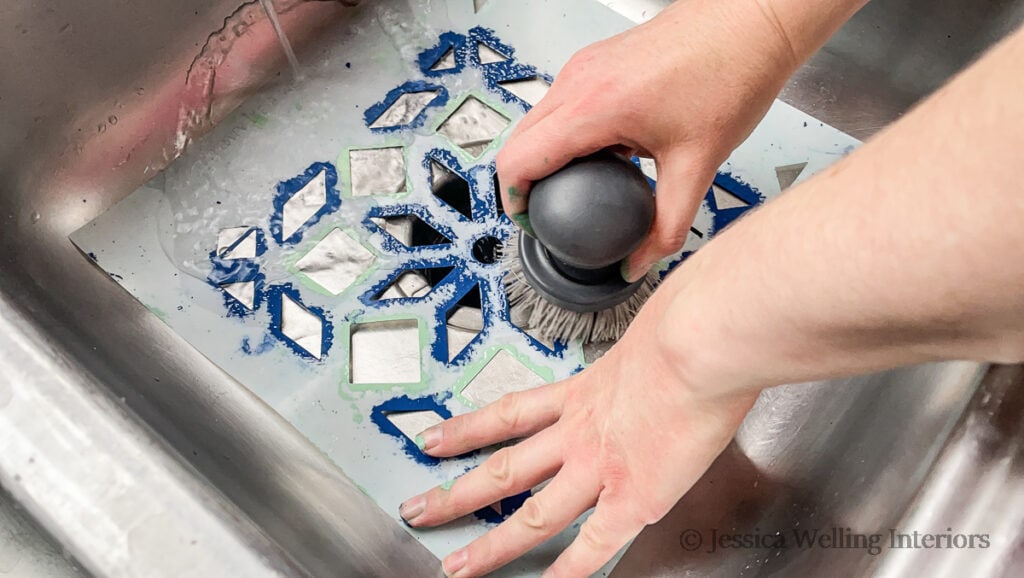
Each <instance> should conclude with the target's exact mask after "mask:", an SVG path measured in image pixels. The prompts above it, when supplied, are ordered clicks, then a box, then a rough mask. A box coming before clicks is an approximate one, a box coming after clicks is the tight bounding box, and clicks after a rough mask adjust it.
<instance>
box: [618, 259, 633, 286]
mask: <svg viewBox="0 0 1024 578" xmlns="http://www.w3.org/2000/svg"><path fill="white" fill-rule="evenodd" d="M619 274H621V275H622V279H623V280H624V281H626V282H630V283H631V282H632V281H630V280H629V257H626V258H625V259H623V260H622V263H621V264H620V265H619Z"/></svg>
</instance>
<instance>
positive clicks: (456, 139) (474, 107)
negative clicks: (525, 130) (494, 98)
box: [437, 96, 511, 157]
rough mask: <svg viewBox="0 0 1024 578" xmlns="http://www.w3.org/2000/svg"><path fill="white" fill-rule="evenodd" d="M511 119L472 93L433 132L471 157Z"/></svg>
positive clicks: (484, 146) (485, 146) (475, 155)
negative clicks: (442, 136)
mask: <svg viewBox="0 0 1024 578" xmlns="http://www.w3.org/2000/svg"><path fill="white" fill-rule="evenodd" d="M509 123H511V121H510V120H509V119H508V118H507V117H506V116H505V115H503V114H501V113H500V112H498V111H497V110H495V109H494V108H492V107H491V106H490V105H488V104H485V103H484V102H483V101H482V100H480V99H478V98H476V97H475V96H470V97H468V98H466V100H465V101H463V102H462V104H460V105H459V107H458V108H457V109H455V112H453V113H452V114H451V116H449V117H448V118H447V119H445V121H444V122H443V123H441V126H440V127H438V129H437V132H439V133H441V134H442V135H444V136H445V137H447V138H448V140H450V141H452V143H453V144H455V145H456V146H458V147H459V148H461V149H463V150H465V151H466V152H467V153H469V154H470V155H471V156H473V157H479V156H480V155H481V154H483V152H484V151H485V150H487V147H489V146H491V143H493V142H494V141H495V140H496V139H497V138H498V137H499V136H501V133H502V132H503V131H504V130H505V128H507V127H508V125H509Z"/></svg>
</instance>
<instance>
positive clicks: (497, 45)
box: [469, 26, 516, 67]
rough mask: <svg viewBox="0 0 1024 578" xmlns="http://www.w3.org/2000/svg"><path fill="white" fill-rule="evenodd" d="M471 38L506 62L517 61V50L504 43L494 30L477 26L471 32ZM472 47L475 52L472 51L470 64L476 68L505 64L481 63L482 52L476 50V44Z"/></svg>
mask: <svg viewBox="0 0 1024 578" xmlns="http://www.w3.org/2000/svg"><path fill="white" fill-rule="evenodd" d="M469 37H470V39H472V40H475V41H476V42H480V43H482V44H485V45H487V46H488V47H490V48H491V49H492V50H494V51H495V52H497V53H499V54H501V55H502V56H504V57H505V58H507V60H506V61H505V62H511V61H515V55H516V49H515V48H512V47H511V46H509V45H508V44H505V43H504V42H502V41H501V39H500V38H498V36H497V34H495V33H494V31H493V30H491V29H489V28H484V27H482V26H477V27H476V28H473V29H471V30H470V31H469ZM470 45H471V46H472V48H473V50H472V51H471V52H472V54H471V55H470V62H471V63H472V64H473V65H474V66H478V67H481V66H482V67H490V66H498V65H499V64H504V63H503V62H495V63H492V64H482V63H481V62H480V52H479V51H478V50H476V44H475V43H470Z"/></svg>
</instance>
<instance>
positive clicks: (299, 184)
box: [270, 163, 341, 245]
mask: <svg viewBox="0 0 1024 578" xmlns="http://www.w3.org/2000/svg"><path fill="white" fill-rule="evenodd" d="M321 172H323V173H325V177H326V179H325V181H326V185H327V202H326V203H324V206H323V207H320V210H319V211H317V212H316V214H315V215H313V216H312V217H311V218H310V219H309V220H308V221H306V223H305V224H303V225H302V226H301V227H299V229H298V230H297V231H295V232H294V233H292V235H291V236H290V237H288V238H287V239H284V238H282V236H283V234H284V231H283V230H282V224H283V219H284V206H285V204H286V203H287V202H288V200H289V199H291V198H292V197H293V196H295V193H298V192H299V191H301V190H302V188H303V187H305V186H306V185H308V184H309V182H310V181H312V180H313V179H314V178H316V177H317V175H319V174H320V173H321ZM340 207H341V193H340V192H338V170H337V169H336V168H335V167H334V165H333V164H331V163H313V164H312V165H310V166H309V168H308V169H306V170H305V171H304V172H303V173H302V174H301V175H299V176H297V177H295V178H294V179H289V180H287V181H283V182H281V183H278V184H277V193H276V194H275V195H274V214H273V216H272V217H271V218H270V232H271V234H272V235H273V236H274V240H275V241H277V244H278V245H284V244H288V245H294V244H296V243H298V242H299V241H301V240H302V236H303V235H304V234H305V232H306V231H307V230H308V229H309V228H310V227H312V226H313V225H315V224H317V223H319V222H320V219H322V218H323V217H324V216H325V215H329V214H331V213H333V212H335V211H337V210H338V208H340Z"/></svg>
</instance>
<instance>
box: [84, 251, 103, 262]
mask: <svg viewBox="0 0 1024 578" xmlns="http://www.w3.org/2000/svg"><path fill="white" fill-rule="evenodd" d="M86 256H87V257H89V258H90V259H92V261H93V263H99V262H100V260H99V259H97V258H96V253H86Z"/></svg>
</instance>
